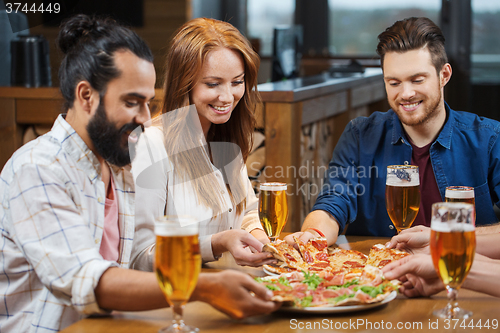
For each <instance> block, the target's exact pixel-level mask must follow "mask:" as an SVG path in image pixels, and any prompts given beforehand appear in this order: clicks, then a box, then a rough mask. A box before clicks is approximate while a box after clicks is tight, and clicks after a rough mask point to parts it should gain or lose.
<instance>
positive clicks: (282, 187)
mask: <svg viewBox="0 0 500 333" xmlns="http://www.w3.org/2000/svg"><path fill="white" fill-rule="evenodd" d="M259 189H260V190H263V191H286V184H285V183H264V184H260V187H259Z"/></svg>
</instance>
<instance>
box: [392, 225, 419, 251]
mask: <svg viewBox="0 0 500 333" xmlns="http://www.w3.org/2000/svg"><path fill="white" fill-rule="evenodd" d="M410 229H411V228H410ZM407 230H409V229H407ZM412 236H413V233H411V232H409V233H405V234H403V233H402V232H401V233H400V234H399V235H397V236H394V237H392V238H391V240H390V241H389V242H387V243H386V244H385V246H386V247H387V248H389V249H392V248H395V247H397V246H398V245H399V244H400V243H403V244H406V243H408V240H409V239H410V238H411V237H412Z"/></svg>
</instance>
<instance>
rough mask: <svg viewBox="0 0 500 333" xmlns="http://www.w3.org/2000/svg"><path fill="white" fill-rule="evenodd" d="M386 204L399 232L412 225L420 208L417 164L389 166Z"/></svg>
mask: <svg viewBox="0 0 500 333" xmlns="http://www.w3.org/2000/svg"><path fill="white" fill-rule="evenodd" d="M385 206H386V208H387V213H388V214H389V217H390V219H391V221H392V223H393V224H394V226H395V227H396V230H397V232H398V233H399V232H401V230H403V229H408V228H409V227H411V225H412V223H413V221H414V220H415V218H416V217H417V214H418V210H419V209H420V180H419V177H418V167H417V166H414V165H391V166H388V167H387V180H386V187H385Z"/></svg>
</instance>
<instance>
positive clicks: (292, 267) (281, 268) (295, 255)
mask: <svg viewBox="0 0 500 333" xmlns="http://www.w3.org/2000/svg"><path fill="white" fill-rule="evenodd" d="M262 252H269V253H271V254H272V255H273V257H274V258H276V259H278V263H277V264H275V265H264V267H265V268H266V269H267V270H269V271H270V272H273V273H278V274H281V273H288V272H292V271H297V270H298V271H301V270H306V271H307V270H308V268H309V267H308V265H307V264H306V263H305V262H304V260H302V257H301V256H300V253H299V252H298V251H297V250H296V249H295V248H294V247H293V246H291V245H289V244H288V243H287V242H286V241H283V240H281V239H277V240H276V241H275V242H274V243H267V244H264V246H263V247H262Z"/></svg>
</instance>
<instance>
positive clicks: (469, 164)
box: [287, 18, 500, 244]
mask: <svg viewBox="0 0 500 333" xmlns="http://www.w3.org/2000/svg"><path fill="white" fill-rule="evenodd" d="M378 39H379V44H378V46H377V53H378V54H379V55H380V57H381V64H382V69H383V73H384V82H385V87H386V91H387V98H388V101H389V104H390V106H391V109H390V110H389V111H388V112H384V113H382V112H375V113H374V114H372V115H371V116H370V117H360V118H357V119H354V120H352V121H351V122H350V123H349V124H348V125H347V127H346V129H345V131H344V133H343V134H342V136H341V138H340V140H339V142H338V144H337V146H336V148H335V150H334V152H333V157H332V160H331V161H330V165H329V169H328V171H327V173H326V174H325V183H324V185H323V188H322V192H321V193H320V195H319V196H318V198H317V200H316V203H315V205H314V207H313V209H312V212H311V213H310V214H309V215H308V216H307V217H306V219H305V221H304V224H303V226H302V231H301V232H298V233H295V234H294V235H295V236H298V237H299V238H300V239H301V240H302V241H307V240H308V239H310V238H312V237H317V236H318V235H321V234H324V235H325V236H326V238H327V240H328V243H329V244H332V243H334V242H335V241H336V239H337V235H338V234H339V233H341V232H342V231H343V230H344V228H345V227H346V225H347V224H349V227H348V229H347V234H351V235H372V236H382V237H390V236H393V235H394V234H395V230H394V228H393V226H392V222H391V220H390V219H389V216H388V214H387V211H386V206H385V181H386V169H387V166H388V165H395V164H396V165H397V164H404V163H405V162H408V163H410V164H417V165H418V166H419V170H420V191H421V199H422V200H421V206H420V212H419V215H420V216H419V217H417V220H418V222H417V224H422V225H427V226H428V225H429V223H430V206H431V205H432V203H433V202H437V201H443V200H444V196H445V189H446V187H447V186H452V185H465V186H472V187H474V192H475V200H476V211H477V218H476V224H478V225H482V224H491V223H494V222H497V218H496V216H495V213H494V211H493V204H494V203H498V202H499V197H500V160H499V158H500V144H499V143H498V140H497V138H498V134H499V132H500V123H499V122H497V121H494V120H491V119H486V118H482V117H478V116H477V115H474V114H471V113H466V112H458V111H453V110H451V109H450V108H449V106H448V105H447V104H446V103H445V101H444V98H443V92H444V87H445V85H446V84H447V83H448V81H449V80H450V78H451V74H452V69H451V66H450V64H449V63H448V59H447V56H446V52H445V48H444V36H443V34H442V32H441V30H440V29H439V27H437V26H436V25H435V24H434V23H433V22H432V21H431V20H429V19H427V18H409V19H405V20H402V21H398V22H396V23H394V25H392V26H391V27H389V28H387V29H386V31H384V32H383V33H381V34H380V35H379V36H378ZM287 241H289V242H290V243H293V239H292V237H291V236H289V237H288V238H287Z"/></svg>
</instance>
